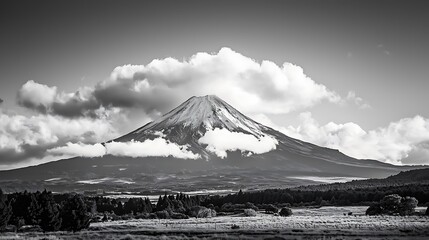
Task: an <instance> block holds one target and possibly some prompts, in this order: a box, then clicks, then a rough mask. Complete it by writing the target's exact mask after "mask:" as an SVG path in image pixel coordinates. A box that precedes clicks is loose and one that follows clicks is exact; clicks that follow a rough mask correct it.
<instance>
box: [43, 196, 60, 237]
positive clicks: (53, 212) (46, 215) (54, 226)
mask: <svg viewBox="0 0 429 240" xmlns="http://www.w3.org/2000/svg"><path fill="white" fill-rule="evenodd" d="M39 203H40V206H41V208H42V209H41V212H40V215H39V217H38V219H39V220H40V222H39V226H40V228H42V229H43V231H58V230H59V229H60V227H61V218H60V208H59V205H58V204H56V203H55V201H54V198H53V196H52V193H51V192H47V191H46V190H45V191H43V192H42V194H41V195H40V199H39Z"/></svg>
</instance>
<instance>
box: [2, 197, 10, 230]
mask: <svg viewBox="0 0 429 240" xmlns="http://www.w3.org/2000/svg"><path fill="white" fill-rule="evenodd" d="M11 216H12V207H11V206H10V203H9V202H8V201H7V198H6V196H5V195H4V194H3V191H2V190H1V189H0V231H3V230H4V229H5V228H6V226H7V223H8V222H9V219H10V217H11Z"/></svg>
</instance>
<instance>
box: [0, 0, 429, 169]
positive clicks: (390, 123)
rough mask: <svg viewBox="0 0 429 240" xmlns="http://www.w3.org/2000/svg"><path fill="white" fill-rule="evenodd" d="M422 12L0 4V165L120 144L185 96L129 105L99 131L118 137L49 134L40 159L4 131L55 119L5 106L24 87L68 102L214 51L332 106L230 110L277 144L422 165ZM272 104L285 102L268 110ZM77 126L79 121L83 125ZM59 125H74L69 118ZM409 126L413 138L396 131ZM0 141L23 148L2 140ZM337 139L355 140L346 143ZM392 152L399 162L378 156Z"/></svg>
mask: <svg viewBox="0 0 429 240" xmlns="http://www.w3.org/2000/svg"><path fill="white" fill-rule="evenodd" d="M428 12H429V2H427V1H374V0H371V1H370V0H368V1H347V0H345V1H344V0H343V1H339V0H336V1H332V0H325V1H319V0H314V1H306V0H299V1H298V0H297V1H219V0H217V1H180V2H179V1H108V0H102V1H76V0H74V1H58V0H56V1H8V0H7V1H1V2H0V31H1V38H0V66H1V75H0V98H1V99H2V100H3V102H2V103H0V104H1V105H0V108H1V111H2V112H0V113H1V114H2V118H3V122H7V121H9V122H10V124H9V123H8V124H6V123H3V125H1V124H0V127H1V128H0V133H2V134H3V140H1V141H0V158H1V160H0V166H3V168H7V167H8V166H12V165H14V164H15V165H16V164H18V165H19V164H21V163H23V164H24V162H29V159H30V158H29V156H30V154H29V153H33V151H34V152H37V154H36V155H37V157H38V158H39V159H42V158H43V157H44V156H45V154H44V150H46V149H47V148H49V147H54V146H58V145H61V144H65V143H66V142H69V141H71V142H76V141H82V142H96V141H99V140H102V139H103V137H107V136H109V137H110V135H115V134H119V135H120V134H123V133H125V132H127V131H130V130H132V129H134V128H137V127H139V126H140V125H142V124H144V123H145V122H146V121H148V120H150V119H152V118H153V117H154V113H153V112H150V111H152V110H153V111H161V112H162V110H164V109H169V108H171V107H175V106H176V105H178V104H179V103H181V101H183V100H186V98H187V97H190V96H187V93H188V92H183V93H182V94H180V96H179V95H177V96H176V99H175V100H177V101H176V102H174V104H173V101H166V102H165V104H164V105H163V108H156V106H150V107H148V106H146V105H145V106H144V107H143V108H138V107H135V105H133V107H134V108H133V111H131V112H132V113H130V111H128V112H127V113H124V114H125V115H127V116H125V117H123V118H126V120H124V119H122V120H117V119H121V118H120V117H116V118H115V120H111V119H110V120H109V121H116V123H113V124H112V125H113V126H118V125H120V123H125V122H126V123H127V124H126V126H124V125H123V126H121V127H117V128H116V129H115V130H114V131H113V130H112V131H111V132H109V131H110V130H106V129H107V128H108V126H106V129H105V128H103V129H104V130H103V131H106V132H105V133H106V134H105V135H103V134H102V135H100V136H96V137H94V136H92V138H91V139H90V140H88V138H82V137H76V138H73V137H64V138H62V137H61V136H68V134H67V133H61V134H62V135H61V134H53V136H51V137H52V139H53V140H52V139H51V141H48V143H47V144H46V147H45V148H43V149H34V148H35V147H34V145H35V144H36V143H38V141H41V140H40V139H39V140H34V139H35V138H34V136H33V137H29V136H27V135H25V133H23V132H25V131H20V130H16V129H15V130H13V127H11V126H14V125H13V124H12V123H13V122H14V121H15V122H16V121H18V120H16V118H18V117H22V118H19V119H20V121H21V122H20V124H23V122H26V124H27V125H28V124H30V125H31V124H35V125H38V124H39V123H34V121H35V120H34V118H38V119H39V120H40V121H45V122H46V121H47V120H46V119H45V118H46V117H52V118H55V117H57V116H58V114H57V113H55V114H57V115H55V114H54V113H52V112H49V110H47V109H41V108H40V106H34V104H33V103H34V102H31V101H32V99H23V95H24V94H25V93H22V94H21V97H17V96H18V91H20V89H22V87H23V85H24V84H26V83H27V82H28V81H29V80H33V81H34V83H35V84H41V85H43V86H44V85H46V86H48V87H56V91H57V92H64V93H75V92H76V91H77V90H78V89H79V88H80V87H91V88H94V87H95V86H97V84H98V85H100V82H102V81H105V80H106V79H109V77H111V72H112V71H113V70H114V69H115V68H116V67H118V66H122V65H125V64H134V65H148V64H149V63H151V62H152V60H154V59H164V58H168V57H171V58H174V59H177V60H179V62H181V61H182V60H185V62H186V61H188V60H189V59H190V58H191V57H192V56H194V55H195V54H196V53H198V52H206V53H209V54H214V55H216V54H217V55H220V54H219V51H220V50H221V49H222V48H224V47H226V48H227V49H230V50H231V52H232V53H236V54H238V55H239V56H242V57H243V58H249V59H250V60H253V61H254V62H256V63H261V62H262V61H263V60H268V61H271V62H273V63H275V64H276V65H278V66H279V68H282V66H283V63H284V62H288V63H292V64H295V65H297V66H300V67H301V68H302V69H303V72H304V74H305V75H306V76H308V77H309V78H311V79H312V80H313V81H314V82H315V83H316V84H320V85H321V86H325V87H326V88H327V89H328V90H329V91H331V92H333V93H335V94H336V95H338V97H340V98H341V99H340V100H338V99H337V100H335V101H334V100H332V99H330V100H329V99H328V97H320V99H319V98H317V99H315V102H312V103H309V104H304V105H303V106H299V107H295V108H293V109H292V108H291V109H290V110H285V111H283V112H281V111H280V112H278V113H271V112H266V111H265V112H264V111H263V110H261V114H258V113H255V112H252V113H249V112H248V111H245V110H243V108H245V107H241V109H240V107H239V106H237V108H238V109H239V110H243V111H244V112H245V113H249V114H251V115H252V116H254V117H255V118H257V120H259V121H262V122H264V123H266V124H268V123H269V124H271V126H275V127H277V128H278V129H283V131H284V132H286V133H288V134H289V135H293V136H294V137H297V138H301V139H304V140H307V141H312V142H314V143H316V144H320V145H325V146H329V147H336V148H340V150H342V151H344V152H346V153H348V154H352V155H354V156H356V157H362V158H363V157H372V158H376V159H379V160H382V161H387V162H393V163H401V161H402V162H403V163H426V164H429V160H427V158H426V157H429V120H428V119H427V118H429V108H428V107H427V103H428V102H429V94H427V92H428V90H429V80H428V79H427V76H428V74H429V68H428V66H429V47H428V46H427V43H428V42H429V14H428ZM231 56H232V55H231ZM210 66H211V65H210ZM173 75H174V74H173ZM243 81H244V80H243ZM267 81H268V80H267ZM28 87H29V88H30V87H31V86H28ZM173 89H174V87H173ZM30 90H31V89H30ZM30 90H29V91H30ZM39 90H40V88H39ZM41 91H45V90H41ZM219 91H221V90H219ZM189 93H193V92H189ZM217 94H218V93H217ZM317 94H318V93H316V94H315V95H317ZM292 95H293V94H292ZM317 96H319V95H317ZM284 99H289V98H279V99H278V102H280V101H283V100H284ZM33 100H34V99H33ZM140 100H141V99H140ZM258 100H261V101H264V100H265V98H264V97H261V98H260V99H258ZM289 100H290V99H289ZM46 101H47V100H46ZM106 101H107V100H106ZM141 101H143V100H141ZM18 102H20V104H18ZM292 102H293V101H292ZM276 103H277V102H276ZM32 104H33V105H32ZM85 104H87V103H85ZM88 104H90V103H88ZM279 104H280V103H279ZM143 105H144V104H143ZM170 105H171V106H170ZM233 105H234V104H233ZM97 106H98V105H97ZM279 106H282V105H279ZM45 107H46V106H45ZM125 107H128V110H129V106H125ZM118 108H119V110H120V109H121V108H124V105H120V106H119V105H118ZM266 108H270V105H269V104H267V106H266ZM257 109H259V108H257ZM119 110H118V111H119ZM109 114H113V113H109ZM60 115H61V114H60ZM155 115H156V114H155ZM109 116H110V115H109ZM419 116H420V117H419ZM32 117H33V119H32V120H29V119H31V118H32ZM62 117H64V116H62ZM85 117H86V118H88V116H85ZM85 117H82V119H79V121H86V120H88V121H89V120H90V119H86V118H85ZM28 118H29V119H28ZM66 118H67V119H70V121H76V116H73V117H66ZM92 119H93V118H92ZM264 119H265V120H264ZM51 120H52V119H51ZM96 120H97V121H98V120H100V119H99V118H96ZM28 121H30V122H31V121H33V122H31V123H28ZM52 121H54V120H52ZM100 121H102V119H101V120H100ZM92 122H94V121H92ZM329 122H332V123H333V124H335V125H332V124H331V125H327V124H328V123H329ZM81 123H82V122H81ZM347 123H350V124H351V123H353V124H354V125H353V127H351V126H352V125H350V124H348V125H347ZM73 124H74V123H73ZM24 125H25V124H24ZM355 125H356V126H358V127H359V128H360V129H357V128H355V127H356V126H355ZM413 127H416V130H415V131H414V132H416V134H415V135H412V134H409V133H407V132H406V131H407V129H410V128H413ZM313 128H317V129H316V130H314V129H313ZM11 129H12V130H11ZM32 129H34V128H32V127H31V128H30V130H29V131H30V132H31V133H30V134H34V131H33V130H32ZM356 129H357V130H356ZM27 130H28V129H27ZM27 130H26V131H27ZM361 130H363V131H364V132H361ZM100 131H101V130H100ZM403 131H405V132H403ZM17 132H19V134H24V135H25V136H21V135H19V134H18V133H17ZM36 132H37V131H36ZM412 132H413V131H412ZM6 133H8V134H9V137H11V136H12V135H13V134H15V136H19V137H20V138H25V139H27V138H28V139H30V140H28V141H27V142H25V141H24V142H22V141H21V140H20V139H12V140H11V139H9V138H7V137H5V136H6V135H7V134H6ZM82 133H83V134H85V133H86V132H82ZM353 134H354V135H353ZM39 135H40V134H39ZM333 135H334V137H333ZM344 135H347V136H348V137H355V136H357V137H360V138H361V139H360V140H359V142H353V144H350V141H351V140H349V139H348V138H346V139H343V138H344ZM363 135H364V136H363ZM410 135H412V136H410ZM417 135H418V136H417ZM16 138H17V137H16ZM403 138H406V140H403ZM0 139H1V138H0ZM338 139H340V140H338ZM386 139H388V140H386ZM105 140H108V139H105ZM370 140H371V144H373V145H371V146H374V148H377V146H378V148H379V149H380V150H379V151H377V152H376V153H373V152H371V151H369V150H368V148H370V147H371V146H365V147H363V148H362V149H360V148H358V150H359V151H360V150H362V151H369V152H368V154H363V155H359V154H358V153H356V152H353V151H351V150H350V149H351V148H354V149H356V145H359V144H363V142H368V141H370ZM2 141H3V142H2ZM14 141H15V142H16V144H17V145H16V146H15V147H14V146H13V145H12V144H11V142H14ZM43 141H44V143H46V142H47V141H45V140H43ZM102 141H104V140H102ZM353 141H354V140H353ZM395 141H396V142H395ZM6 142H8V143H9V145H8V144H7V143H6ZM377 144H378V145H377ZM389 144H390V145H389ZM376 145H377V146H376ZM392 147H393V148H395V149H401V152H400V153H395V154H393V155H394V156H390V154H386V151H388V150H389V149H391V148H392ZM29 149H30V150H29ZM20 151H21V152H20ZM17 152H18V153H17ZM24 152H25V153H24ZM8 156H13V157H10V158H9V157H8ZM407 156H408V158H407ZM6 158H7V160H5V159H6ZM404 158H405V159H406V160H401V159H404ZM410 158H411V159H410ZM31 161H32V162H31V163H33V164H34V163H37V162H38V160H37V159H32V160H31Z"/></svg>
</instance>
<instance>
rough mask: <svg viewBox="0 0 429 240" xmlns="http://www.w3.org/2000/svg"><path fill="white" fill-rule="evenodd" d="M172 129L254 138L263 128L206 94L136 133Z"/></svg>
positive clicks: (185, 103) (218, 99)
mask: <svg viewBox="0 0 429 240" xmlns="http://www.w3.org/2000/svg"><path fill="white" fill-rule="evenodd" d="M172 126H182V127H184V128H190V129H191V130H193V131H195V130H198V129H200V128H202V127H203V128H205V129H207V130H212V129H214V128H222V129H223V128H226V129H228V130H230V131H243V132H247V133H250V134H253V135H257V136H261V135H263V134H262V129H263V128H264V126H263V125H261V124H259V123H257V122H255V121H253V120H252V119H250V118H248V117H246V116H245V115H243V114H242V113H240V112H239V111H237V110H236V109H235V108H233V107H232V106H230V105H229V104H228V103H226V102H225V101H223V100H222V99H220V98H219V97H217V96H215V95H206V96H201V97H195V96H194V97H191V98H189V99H188V100H187V101H185V102H184V103H182V104H181V105H180V106H178V107H177V108H175V109H173V110H171V111H170V112H168V113H166V114H165V115H163V116H162V117H161V118H159V119H157V120H155V121H153V122H151V123H149V124H147V125H145V126H143V127H142V128H140V129H138V130H136V132H137V133H141V132H145V131H148V130H156V131H162V130H165V129H168V128H169V127H172Z"/></svg>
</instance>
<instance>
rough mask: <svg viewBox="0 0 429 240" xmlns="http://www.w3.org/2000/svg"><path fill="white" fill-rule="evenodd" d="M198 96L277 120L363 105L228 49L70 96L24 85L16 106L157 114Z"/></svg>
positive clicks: (138, 70)
mask: <svg viewBox="0 0 429 240" xmlns="http://www.w3.org/2000/svg"><path fill="white" fill-rule="evenodd" d="M45 93H46V95H44V94H45ZM42 95H43V96H42ZM203 95H217V96H219V97H220V98H222V99H224V100H225V101H227V102H228V103H230V104H231V105H233V106H234V107H236V108H238V109H239V110H240V111H243V112H244V113H270V114H282V113H288V112H291V111H295V110H300V109H303V108H307V107H311V106H314V105H315V104H317V103H319V102H321V101H329V102H332V103H339V104H341V103H344V102H346V101H358V102H363V100H362V99H361V98H358V97H356V95H355V94H354V93H353V97H351V96H350V99H347V98H345V99H342V98H341V97H340V96H339V94H337V93H336V92H335V91H332V90H330V89H328V88H327V87H326V86H324V85H323V84H320V83H317V82H316V81H314V80H313V79H311V78H310V77H309V76H307V75H306V74H305V73H304V70H303V69H302V68H301V67H300V66H297V65H295V64H292V63H288V62H285V63H283V64H282V65H277V64H275V63H274V62H271V61H268V60H264V61H262V62H258V61H255V60H254V59H251V58H249V57H246V56H244V55H242V54H240V53H238V52H235V51H233V50H232V49H230V48H222V49H220V50H219V52H217V53H205V52H200V53H196V54H194V55H193V56H191V57H190V58H189V59H185V60H177V59H174V58H165V59H155V60H153V61H151V62H150V63H149V64H147V65H123V66H118V67H116V68H115V69H114V70H113V71H112V72H111V74H110V76H109V78H108V79H106V80H103V81H100V82H99V83H98V84H96V86H94V87H86V88H80V89H78V90H76V92H75V93H64V92H58V91H57V89H56V87H48V86H46V85H43V84H38V83H35V82H34V81H29V82H27V83H26V84H25V85H24V86H22V88H21V90H20V94H19V95H18V100H19V102H20V103H21V105H23V106H26V107H29V108H33V109H38V110H40V111H48V112H50V113H53V114H58V115H62V116H66V117H75V116H84V115H91V113H92V112H93V111H94V110H95V109H99V108H100V107H101V106H103V107H105V108H109V107H120V108H139V109H141V110H143V111H145V112H146V113H147V114H150V113H155V114H156V113H160V112H161V113H162V112H166V111H168V110H170V109H171V108H173V107H175V106H176V105H177V104H178V103H180V102H181V101H184V100H186V99H188V98H189V97H191V96H203ZM243 99H246V101H243ZM267 106H270V107H267Z"/></svg>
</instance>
